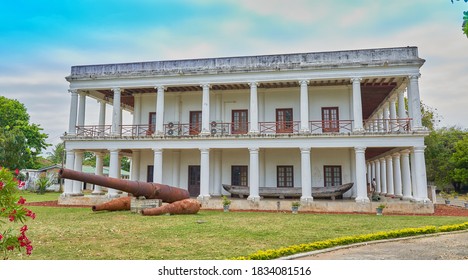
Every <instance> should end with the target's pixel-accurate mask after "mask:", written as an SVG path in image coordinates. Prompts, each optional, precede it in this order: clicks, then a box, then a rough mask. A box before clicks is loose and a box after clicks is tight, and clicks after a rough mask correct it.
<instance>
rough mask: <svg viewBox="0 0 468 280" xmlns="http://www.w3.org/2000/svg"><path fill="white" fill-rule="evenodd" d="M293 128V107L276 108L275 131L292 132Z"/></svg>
mask: <svg viewBox="0 0 468 280" xmlns="http://www.w3.org/2000/svg"><path fill="white" fill-rule="evenodd" d="M293 128H294V126H293V109H292V108H288V109H276V133H292V132H293Z"/></svg>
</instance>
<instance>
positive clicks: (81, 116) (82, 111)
mask: <svg viewBox="0 0 468 280" xmlns="http://www.w3.org/2000/svg"><path fill="white" fill-rule="evenodd" d="M79 95H80V103H79V105H78V126H83V125H84V123H85V115H86V93H84V92H80V93H79Z"/></svg>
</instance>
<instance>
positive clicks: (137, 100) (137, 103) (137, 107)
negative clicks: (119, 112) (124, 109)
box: [133, 93, 141, 125]
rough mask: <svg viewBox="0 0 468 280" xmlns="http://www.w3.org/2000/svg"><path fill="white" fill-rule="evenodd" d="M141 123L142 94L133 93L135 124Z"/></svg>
mask: <svg viewBox="0 0 468 280" xmlns="http://www.w3.org/2000/svg"><path fill="white" fill-rule="evenodd" d="M140 124H141V94H139V93H137V94H134V95H133V125H140Z"/></svg>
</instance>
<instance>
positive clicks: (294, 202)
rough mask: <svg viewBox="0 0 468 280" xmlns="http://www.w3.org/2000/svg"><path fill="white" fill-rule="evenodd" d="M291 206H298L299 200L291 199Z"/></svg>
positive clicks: (299, 204)
mask: <svg viewBox="0 0 468 280" xmlns="http://www.w3.org/2000/svg"><path fill="white" fill-rule="evenodd" d="M291 206H292V207H299V206H301V203H300V202H299V201H293V202H292V203H291Z"/></svg>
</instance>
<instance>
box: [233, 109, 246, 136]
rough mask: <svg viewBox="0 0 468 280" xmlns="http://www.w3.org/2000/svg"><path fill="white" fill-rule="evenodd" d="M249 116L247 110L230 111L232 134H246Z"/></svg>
mask: <svg viewBox="0 0 468 280" xmlns="http://www.w3.org/2000/svg"><path fill="white" fill-rule="evenodd" d="M248 124H249V114H248V111H247V110H232V127H231V133H232V134H246V133H247V132H248V129H249V128H248Z"/></svg>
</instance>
